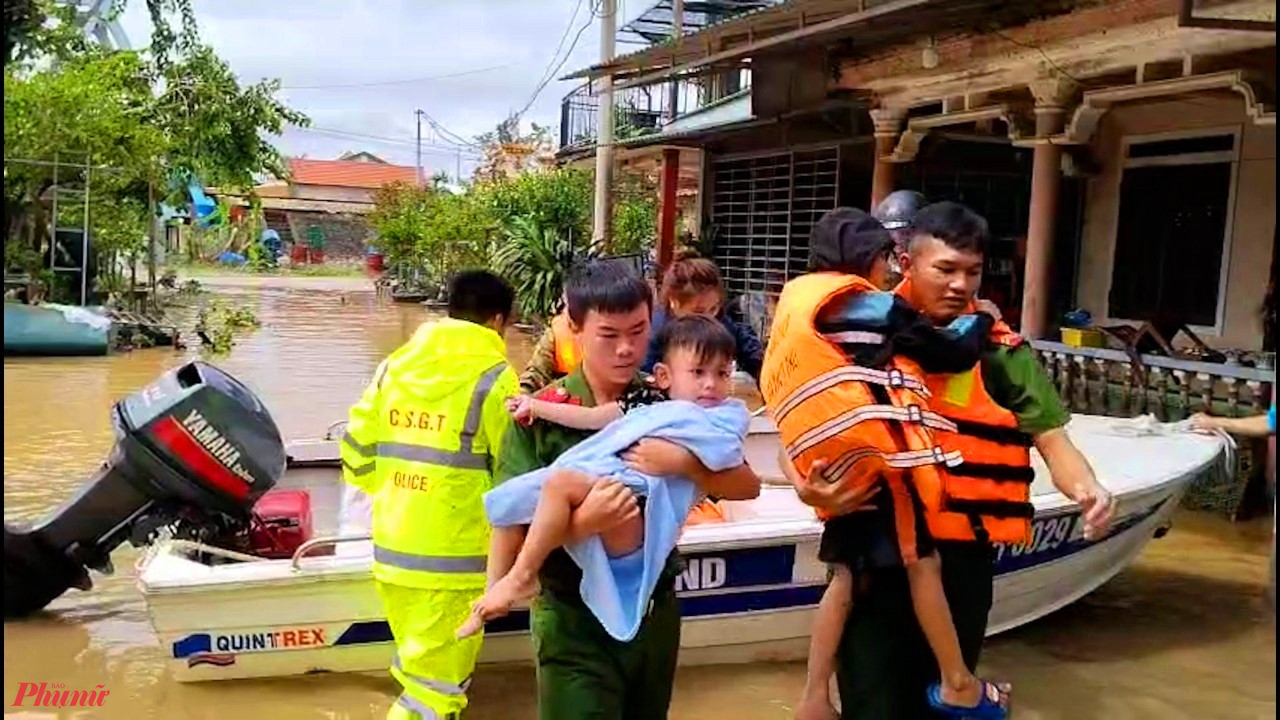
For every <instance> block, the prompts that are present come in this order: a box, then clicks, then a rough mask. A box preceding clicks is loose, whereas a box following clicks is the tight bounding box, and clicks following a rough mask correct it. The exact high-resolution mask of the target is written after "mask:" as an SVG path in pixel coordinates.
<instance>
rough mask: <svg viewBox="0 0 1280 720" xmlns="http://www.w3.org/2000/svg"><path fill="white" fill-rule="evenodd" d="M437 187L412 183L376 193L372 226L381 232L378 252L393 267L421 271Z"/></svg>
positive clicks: (371, 216)
mask: <svg viewBox="0 0 1280 720" xmlns="http://www.w3.org/2000/svg"><path fill="white" fill-rule="evenodd" d="M435 196H436V190H435V188H434V187H431V186H428V187H418V186H417V185H410V184H408V183H392V184H390V185H385V186H383V187H382V188H381V189H379V190H378V192H377V193H375V194H374V197H373V212H371V213H369V216H368V218H369V224H370V225H371V226H373V229H374V230H375V231H376V232H377V233H378V241H377V242H378V250H380V251H381V252H382V254H383V256H384V257H385V258H386V259H387V262H388V263H390V264H391V265H400V266H408V267H411V268H415V269H420V268H422V267H423V265H424V258H423V250H424V249H425V248H424V247H423V244H424V239H425V238H426V237H427V229H428V225H429V222H430V213H431V204H432V202H433V201H434V200H435Z"/></svg>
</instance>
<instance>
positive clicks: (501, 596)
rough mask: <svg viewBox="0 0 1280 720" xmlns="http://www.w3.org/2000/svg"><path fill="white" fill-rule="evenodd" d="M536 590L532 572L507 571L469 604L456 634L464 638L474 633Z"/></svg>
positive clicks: (536, 583) (531, 595)
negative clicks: (463, 620) (474, 601)
mask: <svg viewBox="0 0 1280 720" xmlns="http://www.w3.org/2000/svg"><path fill="white" fill-rule="evenodd" d="M537 591H538V579H537V576H536V575H534V574H533V573H522V572H518V571H515V570H513V571H511V572H509V573H507V574H506V576H505V577H503V578H502V579H501V580H499V581H498V582H496V583H494V584H493V587H491V588H489V590H488V592H486V593H485V594H484V595H483V596H481V598H480V599H479V600H477V601H476V603H475V605H472V606H471V615H470V616H468V617H467V620H466V622H464V623H462V625H461V626H460V627H459V628H458V632H457V636H458V637H459V638H465V637H471V636H472V635H475V634H476V633H478V632H480V629H481V628H483V627H484V624H485V622H486V621H488V620H492V619H494V618H497V617H502V616H503V615H506V614H507V613H509V612H511V608H513V607H515V605H516V603H518V602H521V601H522V600H528V599H529V598H531V597H533V596H534V594H535V593H537Z"/></svg>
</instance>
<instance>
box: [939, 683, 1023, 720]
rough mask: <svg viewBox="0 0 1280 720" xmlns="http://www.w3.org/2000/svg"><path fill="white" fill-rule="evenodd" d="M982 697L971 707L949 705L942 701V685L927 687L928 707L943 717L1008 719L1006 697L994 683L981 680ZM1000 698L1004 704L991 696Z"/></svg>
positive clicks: (956, 718) (971, 719) (989, 719)
mask: <svg viewBox="0 0 1280 720" xmlns="http://www.w3.org/2000/svg"><path fill="white" fill-rule="evenodd" d="M981 682H982V697H981V699H980V700H979V701H978V704H977V705H975V706H973V707H962V706H959V705H951V704H948V703H947V702H945V701H944V700H943V699H942V685H941V684H940V683H934V684H933V685H930V686H929V706H930V707H932V708H933V709H934V710H935V711H937V712H938V713H941V714H942V715H943V716H944V717H948V718H954V720H1006V718H1008V717H1009V708H1008V707H1007V704H1008V695H1007V694H1005V692H1004V691H1003V690H1001V689H1000V686H999V685H996V684H995V683H991V682H987V681H986V680H982V681H981ZM993 693H994V695H995V696H996V697H997V698H1002V699H1004V701H1005V704H1001V703H1000V702H999V701H998V700H993V699H992V697H991V696H992V694H993Z"/></svg>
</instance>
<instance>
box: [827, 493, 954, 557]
mask: <svg viewBox="0 0 1280 720" xmlns="http://www.w3.org/2000/svg"><path fill="white" fill-rule="evenodd" d="M906 491H907V495H908V496H909V497H910V502H909V503H907V506H906V507H899V506H897V505H895V503H894V498H893V495H892V493H890V492H889V488H888V487H886V486H884V482H883V481H881V488H880V492H878V493H876V497H875V499H874V501H873V503H874V507H875V509H874V510H867V511H863V512H854V513H849V514H848V515H841V516H839V517H834V518H831V519H830V520H828V521H827V522H826V525H825V527H823V529H822V540H821V542H820V543H819V545H818V559H819V560H821V561H822V562H824V563H827V564H832V565H844V566H845V567H848V568H849V569H850V570H851V571H853V572H855V573H857V572H865V571H868V570H875V569H879V568H894V567H902V566H903V557H902V556H903V552H902V546H901V544H900V543H899V542H898V530H897V527H898V526H897V522H898V521H899V519H898V517H897V515H898V514H899V513H902V514H904V515H905V514H909V517H908V518H906V521H907V522H911V523H912V524H913V525H914V527H915V548H916V557H918V558H922V557H928V556H929V555H932V554H933V552H934V549H935V547H934V543H933V536H932V535H930V534H929V526H928V524H927V523H926V522H925V517H924V507H923V506H922V505H921V503H920V499H919V497H918V496H917V495H916V493H915V491H914V490H913V489H912V488H911V487H910V485H909V484H908V486H907V488H906Z"/></svg>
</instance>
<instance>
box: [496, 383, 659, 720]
mask: <svg viewBox="0 0 1280 720" xmlns="http://www.w3.org/2000/svg"><path fill="white" fill-rule="evenodd" d="M635 382H636V383H637V385H638V384H639V383H641V382H643V381H642V380H641V378H640V376H637V377H636V380H635ZM552 387H560V388H563V389H564V390H565V392H566V393H567V394H568V396H569V397H570V398H571V399H573V400H577V401H580V402H581V403H582V404H583V405H584V406H587V407H591V406H594V405H595V398H594V397H593V396H592V394H591V388H590V387H588V385H587V380H586V377H584V376H583V374H582V368H580V367H579V368H578V369H577V370H575V371H573V372H572V373H570V374H569V375H567V376H566V377H564V378H562V379H561V380H559V381H558V382H556V383H554V384H553V385H552ZM590 435H591V432H589V431H585V432H584V431H580V430H573V429H570V428H565V427H561V426H559V425H554V424H551V423H547V422H535V423H534V424H533V425H532V426H530V427H523V426H513V427H511V428H510V429H509V430H508V431H507V436H506V438H505V439H504V440H503V443H502V449H501V452H500V453H499V455H498V463H497V467H496V469H495V471H494V482H495V483H501V482H503V481H505V480H507V479H509V478H512V477H515V476H517V475H522V474H524V473H527V472H530V471H532V470H537V469H539V468H543V467H546V466H547V465H550V464H551V463H552V462H553V461H554V460H555V459H556V458H558V457H559V456H560V455H561V454H562V453H563V452H565V451H566V450H568V449H569V448H571V447H573V446H574V445H577V444H578V443H579V442H582V441H583V440H584V439H586V438H587V437H588V436H590ZM679 571H680V561H679V555H678V554H677V553H676V552H674V551H673V552H672V553H671V557H670V558H669V560H668V562H667V567H666V568H665V570H664V571H663V574H662V577H661V578H660V579H659V581H658V586H657V589H656V590H655V591H654V593H653V598H652V602H651V604H650V609H649V614H648V615H647V616H646V617H645V620H644V623H643V624H642V625H641V627H640V632H639V633H638V634H637V635H636V637H635V638H634V639H633V640H631V641H630V642H620V641H618V640H616V639H614V638H613V637H612V636H610V635H609V634H608V633H607V632H605V630H604V628H603V627H602V626H601V625H600V622H599V621H598V620H596V617H595V615H593V614H592V613H591V611H590V610H588V609H587V607H586V605H585V604H584V603H583V601H582V596H581V594H580V593H579V590H578V586H579V583H580V581H581V579H582V571H581V570H579V569H578V566H577V565H575V564H574V562H573V560H572V559H570V558H569V555H568V553H566V552H565V551H564V550H563V549H561V550H556V551H555V552H554V553H553V554H552V555H551V556H550V557H548V558H547V561H546V562H545V563H544V564H543V566H542V571H541V572H540V573H539V576H538V580H539V583H540V585H541V587H542V592H541V594H540V595H539V596H538V597H537V598H536V599H535V600H534V602H533V607H532V619H531V625H532V631H533V643H534V652H535V655H536V658H537V668H538V717H539V718H541V720H580V719H581V720H586V719H587V718H596V719H607V720H614V719H617V720H622V719H623V718H626V720H649V719H650V718H653V719H654V720H657V719H659V718H665V717H667V708H668V706H669V705H670V704H671V691H672V687H673V686H674V684H675V672H676V656H677V654H678V652H679V649H680V608H679V605H678V604H677V602H676V597H675V578H676V575H678V574H679Z"/></svg>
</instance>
